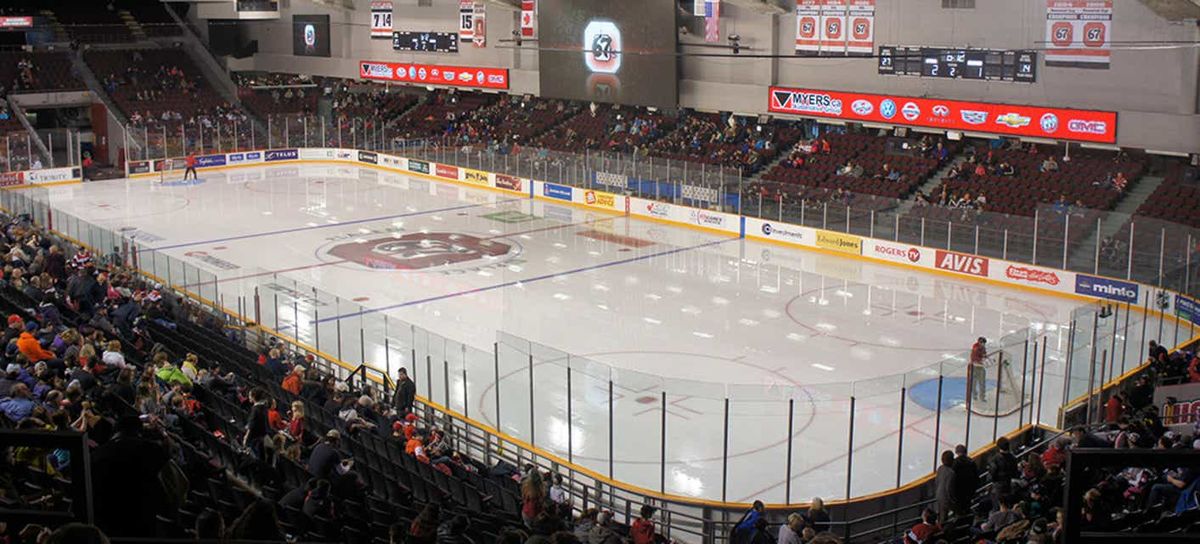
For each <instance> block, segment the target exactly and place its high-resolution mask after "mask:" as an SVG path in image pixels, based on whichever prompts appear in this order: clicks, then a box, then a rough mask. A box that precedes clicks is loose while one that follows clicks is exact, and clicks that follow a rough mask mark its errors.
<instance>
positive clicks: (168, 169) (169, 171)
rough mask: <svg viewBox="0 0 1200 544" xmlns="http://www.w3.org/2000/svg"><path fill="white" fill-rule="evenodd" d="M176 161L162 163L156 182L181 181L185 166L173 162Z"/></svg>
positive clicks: (185, 169)
mask: <svg viewBox="0 0 1200 544" xmlns="http://www.w3.org/2000/svg"><path fill="white" fill-rule="evenodd" d="M175 162H176V161H166V162H164V163H163V167H162V169H160V170H159V171H158V182H159V183H160V184H165V183H180V182H182V181H183V176H184V173H185V172H186V171H187V168H186V167H184V166H182V165H178V164H175Z"/></svg>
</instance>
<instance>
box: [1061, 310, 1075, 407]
mask: <svg viewBox="0 0 1200 544" xmlns="http://www.w3.org/2000/svg"><path fill="white" fill-rule="evenodd" d="M1075 324H1076V319H1075V312H1071V330H1069V331H1067V363H1066V364H1067V366H1066V371H1065V372H1063V392H1062V405H1063V406H1065V405H1066V403H1067V401H1068V400H1070V399H1071V366H1072V365H1073V364H1074V362H1075ZM1060 423H1061V422H1060Z"/></svg>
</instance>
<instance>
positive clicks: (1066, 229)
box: [1062, 213, 1071, 270]
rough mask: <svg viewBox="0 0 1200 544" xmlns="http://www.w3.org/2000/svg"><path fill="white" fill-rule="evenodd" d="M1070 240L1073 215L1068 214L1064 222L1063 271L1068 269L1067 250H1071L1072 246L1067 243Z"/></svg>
mask: <svg viewBox="0 0 1200 544" xmlns="http://www.w3.org/2000/svg"><path fill="white" fill-rule="evenodd" d="M1070 239H1071V214H1069V213H1068V214H1067V217H1066V221H1064V222H1063V258H1062V269H1063V270H1066V269H1067V250H1069V249H1070V245H1069V244H1068V243H1067V241H1068V240H1070Z"/></svg>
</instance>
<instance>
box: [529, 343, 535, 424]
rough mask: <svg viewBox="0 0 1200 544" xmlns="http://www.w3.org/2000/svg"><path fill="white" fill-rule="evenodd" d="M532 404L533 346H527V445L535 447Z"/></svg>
mask: <svg viewBox="0 0 1200 544" xmlns="http://www.w3.org/2000/svg"><path fill="white" fill-rule="evenodd" d="M533 407H534V402H533V346H532V345H531V346H529V443H530V444H532V445H534V446H537V426H536V425H535V422H536V421H537V417H536V414H535V412H534V408H533Z"/></svg>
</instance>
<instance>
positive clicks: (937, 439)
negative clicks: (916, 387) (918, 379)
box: [931, 365, 946, 467]
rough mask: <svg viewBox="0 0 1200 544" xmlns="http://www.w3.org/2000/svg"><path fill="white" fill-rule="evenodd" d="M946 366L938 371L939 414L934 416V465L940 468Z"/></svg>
mask: <svg viewBox="0 0 1200 544" xmlns="http://www.w3.org/2000/svg"><path fill="white" fill-rule="evenodd" d="M944 369H945V365H942V368H939V369H938V386H937V413H936V414H934V422H933V465H931V466H934V467H936V466H938V465H937V464H938V445H939V444H941V442H942V388H943V387H944V386H945V384H946V375H945V373H944V372H943V370H944Z"/></svg>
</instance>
